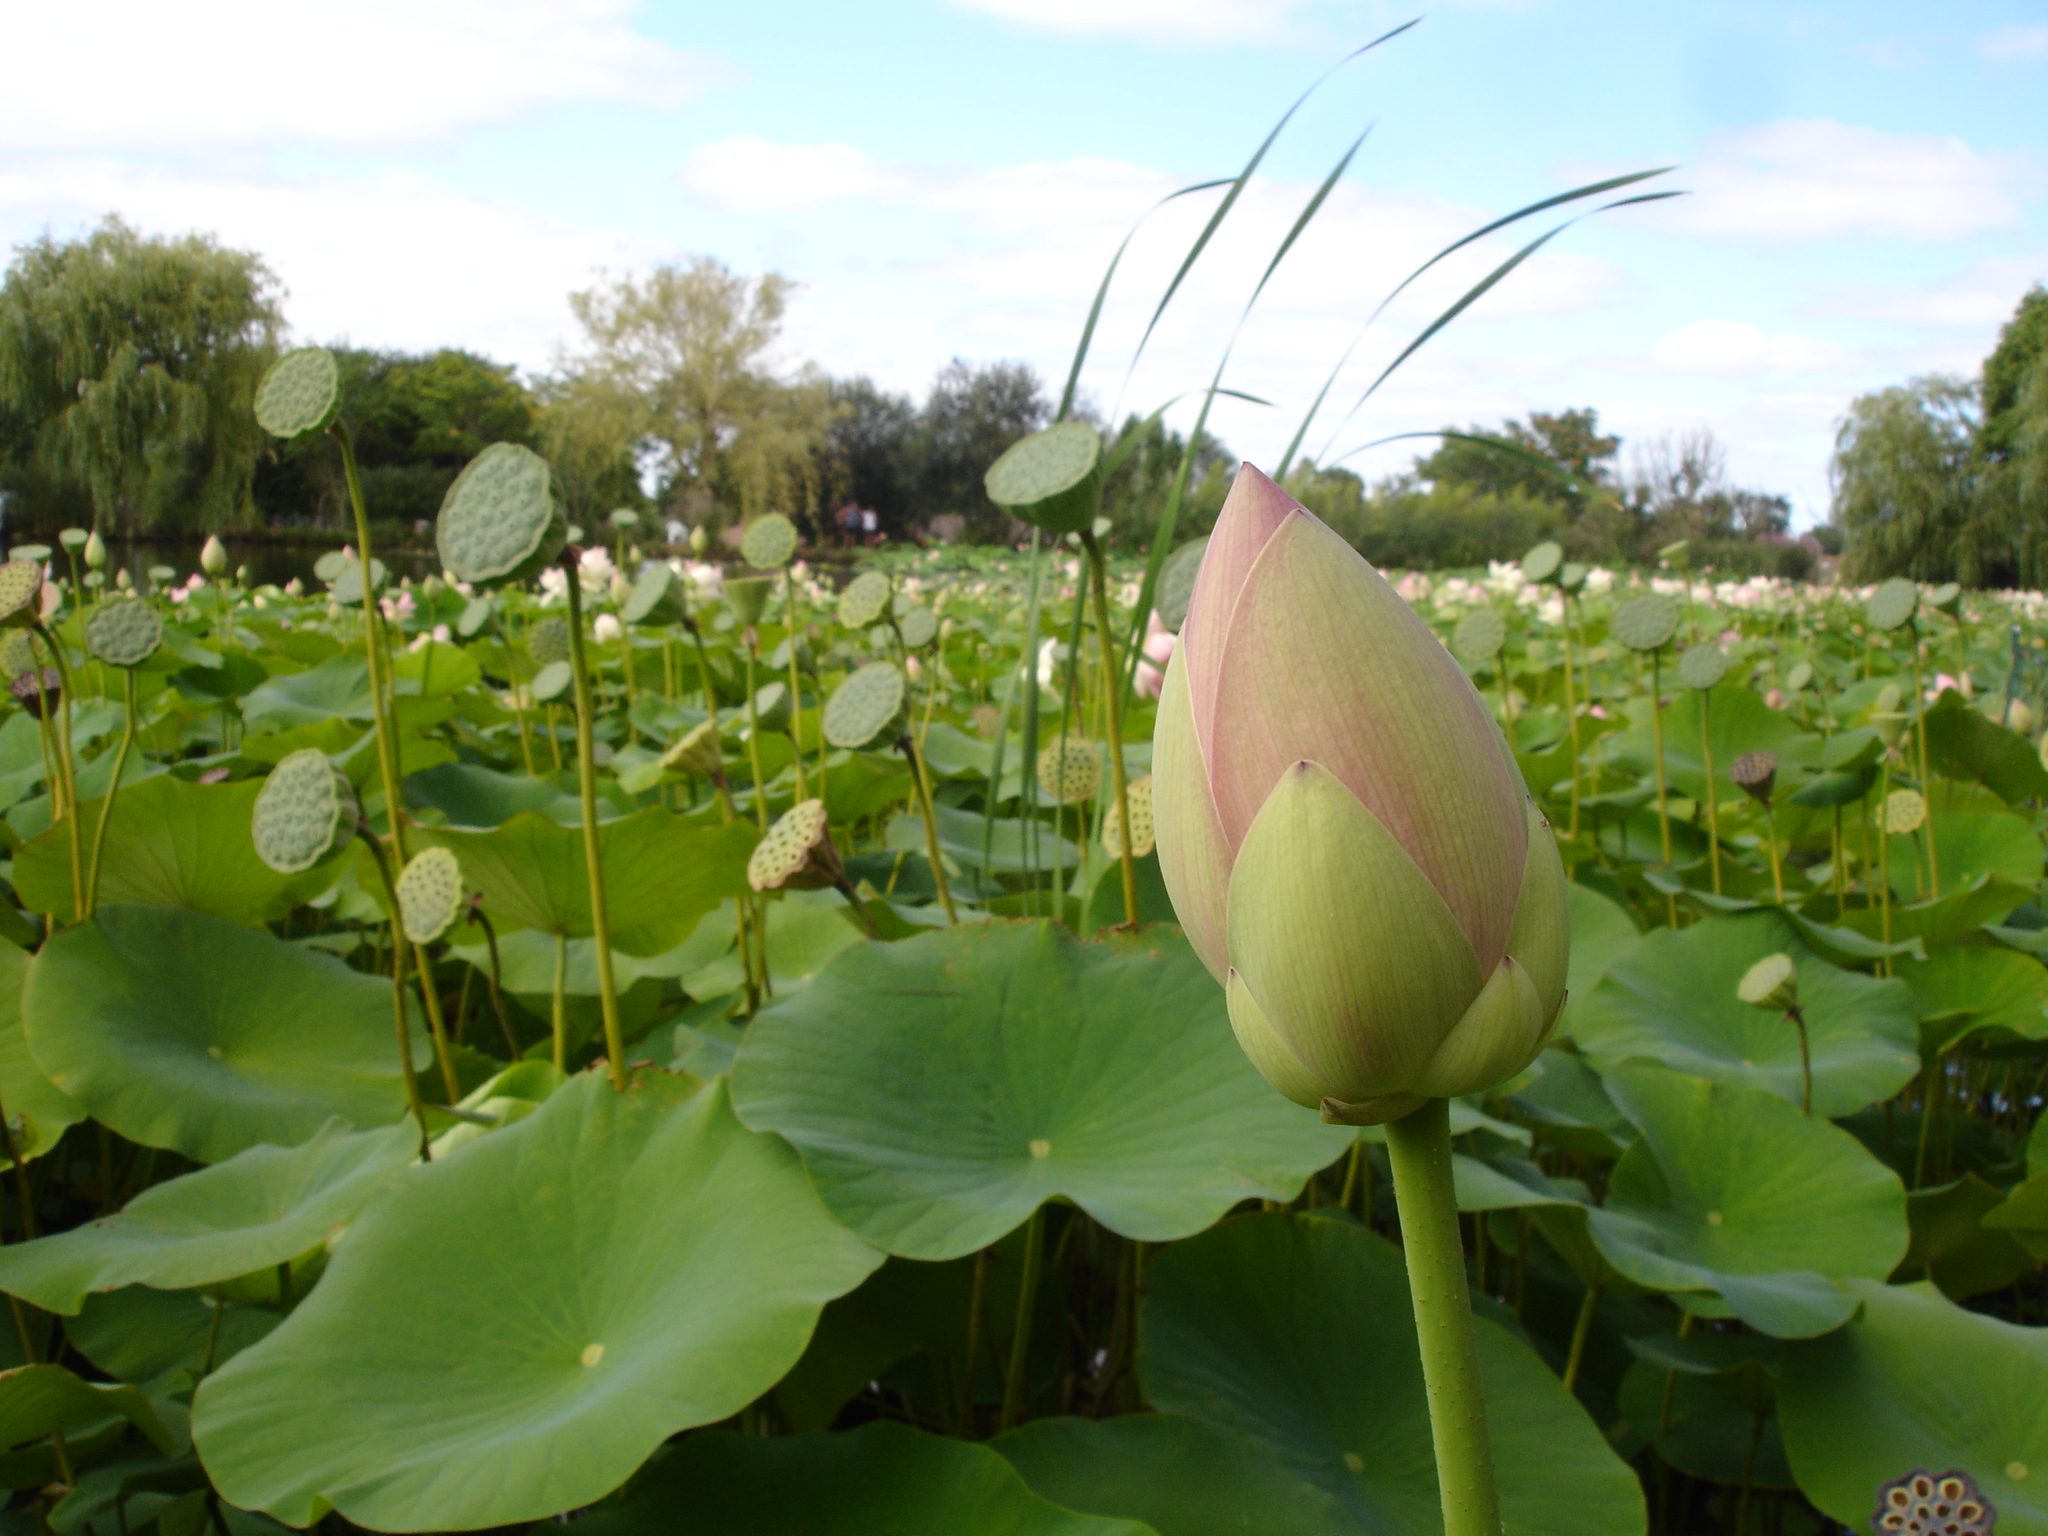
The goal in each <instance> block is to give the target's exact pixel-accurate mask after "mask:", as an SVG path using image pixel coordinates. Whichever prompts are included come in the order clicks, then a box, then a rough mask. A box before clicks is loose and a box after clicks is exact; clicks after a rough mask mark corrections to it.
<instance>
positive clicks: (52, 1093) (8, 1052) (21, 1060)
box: [0, 940, 86, 1159]
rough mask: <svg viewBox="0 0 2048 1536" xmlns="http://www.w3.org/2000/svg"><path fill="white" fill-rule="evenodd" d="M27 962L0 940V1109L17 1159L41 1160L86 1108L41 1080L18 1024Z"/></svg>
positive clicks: (12, 947) (77, 1120)
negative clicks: (12, 1135) (10, 1128)
mask: <svg viewBox="0 0 2048 1536" xmlns="http://www.w3.org/2000/svg"><path fill="white" fill-rule="evenodd" d="M28 971H29V958H28V956H27V955H25V954H23V953H22V952H21V951H20V950H18V949H16V948H15V947H14V946H13V945H12V944H9V943H7V942H5V941H4V940H0V1107H4V1108H5V1110H6V1113H7V1120H8V1123H9V1125H10V1126H11V1127H12V1128H13V1131H14V1150H15V1152H16V1154H17V1155H19V1156H20V1157H22V1158H24V1159H27V1158H34V1157H41V1156H42V1155H43V1154H44V1153H45V1152H47V1151H49V1150H50V1148H52V1147H54V1146H55V1145H57V1140H58V1138H59V1137H61V1136H62V1135H63V1134H64V1132H65V1129H66V1128H67V1127H69V1126H74V1125H76V1124H78V1122H79V1121H81V1120H83V1119H84V1118H85V1114H86V1111H85V1106H84V1105H83V1104H81V1103H79V1102H78V1100H76V1099H74V1098H72V1097H71V1095H70V1094H68V1093H66V1092H65V1091H64V1090H63V1089H62V1088H59V1087H58V1086H57V1085H56V1084H55V1083H53V1082H51V1081H50V1080H49V1079H48V1078H47V1077H45V1076H44V1075H43V1069H42V1068H41V1067H39V1066H37V1065H36V1059H35V1057H34V1056H33V1055H31V1054H30V1052H29V1048H28V1034H27V1032H26V1031H25V1030H24V1029H23V1028H22V1023H21V992H22V987H23V986H24V985H25V984H26V983H27V981H28Z"/></svg>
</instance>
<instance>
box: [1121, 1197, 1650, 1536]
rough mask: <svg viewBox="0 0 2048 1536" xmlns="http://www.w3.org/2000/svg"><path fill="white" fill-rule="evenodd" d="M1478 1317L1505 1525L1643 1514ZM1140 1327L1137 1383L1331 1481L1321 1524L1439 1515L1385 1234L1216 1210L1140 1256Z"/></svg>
mask: <svg viewBox="0 0 2048 1536" xmlns="http://www.w3.org/2000/svg"><path fill="white" fill-rule="evenodd" d="M1477 1328H1478V1334H1479V1367H1480V1373H1481V1376H1482V1378H1483V1380H1484V1383H1485V1388H1486V1402H1487V1422H1488V1427H1489V1429H1490V1430H1491V1433H1492V1437H1493V1453H1494V1462H1495V1466H1496V1468H1497V1470H1498V1473H1499V1478H1500V1493H1501V1516H1502V1523H1503V1524H1504V1525H1505V1527H1506V1528H1507V1529H1508V1530H1510V1531H1514V1532H1516V1533H1517V1536H1626V1533H1628V1532H1631V1531H1638V1532H1639V1531H1641V1530H1643V1529H1644V1525H1645V1521H1646V1518H1647V1517H1646V1511H1645V1509H1644V1505H1643V1492H1642V1485H1641V1484H1640V1483H1639V1482H1638V1481H1637V1480H1636V1476H1635V1474H1634V1473H1633V1472H1631V1471H1630V1470H1629V1468H1628V1466H1627V1464H1626V1463H1624V1462H1623V1461H1621V1460H1620V1458H1618V1457H1617V1456H1616V1455H1615V1454H1614V1452H1613V1451H1612V1450H1611V1449H1610V1448H1609V1447H1608V1444H1607V1442H1606V1440H1605V1438H1604V1437H1603V1436H1602V1435H1601V1433H1600V1431H1599V1430H1598V1428H1596V1427H1595V1426H1594V1424H1593V1421H1592V1420H1591V1419H1590V1418H1588V1417H1587V1415H1586V1411H1585V1410H1584V1409H1583V1408H1582V1407H1580V1406H1579V1404H1578V1403H1577V1402H1576V1401H1574V1400H1573V1398H1572V1397H1571V1395H1570V1394H1569V1393H1567V1392H1566V1391H1565V1390H1564V1387H1563V1386H1562V1384H1560V1383H1559V1381H1558V1379H1557V1377H1556V1376H1555V1375H1554V1374H1552V1372H1551V1371H1550V1369H1549V1368H1548V1367H1547V1366H1545V1365H1544V1364H1543V1362H1542V1361H1541V1360H1539V1359H1538V1358H1537V1357H1536V1355H1535V1353H1534V1352H1533V1351H1531V1350H1530V1348H1529V1347H1528V1346H1527V1345H1526V1344H1524V1343H1522V1342H1521V1341H1520V1340H1518V1339H1516V1338H1515V1337H1514V1336H1513V1335H1512V1334H1510V1333H1508V1332H1507V1330H1505V1329H1504V1328H1501V1327H1500V1326H1499V1325H1497V1324H1495V1323H1492V1322H1489V1321H1487V1320H1485V1319H1484V1318H1481V1319H1479V1320H1478V1323H1477ZM1138 1341H1139V1342H1138V1374H1139V1377H1140V1379H1141V1380H1142V1381H1143V1383H1144V1387H1145V1396H1146V1399H1147V1401H1149V1402H1150V1403H1151V1404H1152V1405H1153V1406H1154V1407H1156V1408H1158V1409H1160V1410H1162V1411H1163V1412H1166V1413H1178V1414H1186V1415H1188V1416H1189V1417H1191V1418H1196V1419H1200V1420H1203V1421H1204V1422H1206V1423H1208V1424H1211V1425H1213V1426H1215V1427H1216V1428H1219V1429H1223V1430H1226V1431H1229V1432H1230V1433H1232V1434H1233V1435H1236V1436H1238V1437H1241V1438H1243V1439H1245V1440H1248V1441H1250V1442H1251V1443H1252V1444H1253V1445H1254V1446H1256V1447H1257V1448H1258V1450H1259V1451H1260V1452H1261V1453H1262V1454H1263V1455H1264V1456H1265V1457H1266V1458H1267V1460H1268V1462H1269V1463H1270V1465H1271V1466H1272V1467H1273V1468H1274V1469H1275V1470H1276V1471H1278V1472H1281V1473H1283V1474H1284V1475H1285V1476H1286V1477H1287V1478H1288V1479H1289V1480H1291V1481H1297V1482H1301V1483H1306V1484H1309V1485H1310V1486H1312V1487H1314V1488H1315V1489H1317V1490H1319V1491H1320V1492H1322V1493H1324V1494H1327V1495H1329V1496H1330V1497H1331V1498H1332V1499H1334V1501H1335V1503H1336V1506H1337V1511H1338V1514H1337V1517H1336V1523H1335V1524H1333V1525H1332V1526H1330V1527H1328V1528H1329V1529H1334V1530H1339V1531H1345V1532H1359V1533H1367V1532H1369V1533H1372V1536H1408V1533H1411V1532H1412V1533H1414V1536H1425V1533H1432V1532H1437V1531H1441V1530H1442V1529H1443V1525H1442V1515H1441V1512H1440V1510H1439V1507H1438V1503H1437V1482H1436V1459H1435V1457H1434V1455H1433V1454H1432V1452H1431V1442H1430V1431H1429V1414H1428V1410H1427V1407H1426V1405H1425V1401H1424V1398H1423V1390H1422V1360H1421V1355H1420V1352H1419V1351H1418V1349H1417V1347H1416V1343H1415V1324H1414V1313H1413V1311H1412V1310H1411V1307H1410V1302H1409V1297H1408V1275H1407V1270H1406V1268H1405V1266H1404V1265H1403V1263H1402V1260H1401V1255H1400V1253H1399V1251H1398V1250H1397V1249H1395V1248H1394V1247H1393V1245H1392V1244H1390V1243H1387V1242H1386V1241H1384V1240H1383V1239H1381V1238H1379V1237H1377V1236H1375V1235H1374V1234H1373V1233H1371V1232H1369V1231H1367V1230H1365V1229H1364V1228H1363V1227H1359V1226H1356V1225H1354V1224H1351V1223H1349V1222H1341V1221H1332V1220H1324V1219H1317V1218H1313V1217H1300V1216H1288V1215H1281V1214H1275V1215H1265V1216H1245V1217H1240V1218H1238V1219H1237V1220H1234V1221H1228V1222H1225V1223H1223V1224H1222V1225H1221V1226H1219V1227H1216V1228H1214V1229H1213V1230H1211V1231H1208V1232H1204V1233H1203V1234H1202V1235H1201V1236H1199V1237H1195V1238H1191V1239H1189V1240H1188V1241H1187V1242H1184V1243H1176V1244H1175V1245H1174V1246H1173V1247H1172V1248H1169V1249H1167V1250H1166V1251H1165V1252H1163V1253H1161V1254H1160V1255H1159V1256H1158V1257H1157V1258H1156V1259H1154V1260H1153V1261H1152V1262H1151V1263H1150V1264H1149V1265H1148V1266H1147V1268H1146V1271H1145V1301H1144V1309H1143V1313H1142V1317H1141V1326H1140V1329H1139V1333H1138ZM1255 1513H1256V1512H1254V1514H1255ZM1276 1528H1277V1527H1275V1526H1272V1525H1268V1524H1265V1523H1262V1522H1261V1523H1253V1524H1249V1525H1246V1526H1243V1527H1241V1529H1245V1530H1250V1531H1267V1530H1273V1529H1276ZM1289 1529H1290V1530H1291V1527H1290V1528H1289ZM1308 1529H1309V1530H1310V1531H1311V1532H1316V1533H1318V1536H1319V1533H1320V1530H1321V1529H1322V1528H1319V1527H1315V1526H1310V1527H1309V1528H1308Z"/></svg>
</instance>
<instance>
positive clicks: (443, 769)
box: [405, 763, 583, 827]
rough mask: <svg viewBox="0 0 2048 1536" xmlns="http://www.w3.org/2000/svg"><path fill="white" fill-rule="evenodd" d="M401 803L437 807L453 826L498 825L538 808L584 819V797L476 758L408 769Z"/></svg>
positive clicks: (551, 815) (552, 816)
mask: <svg viewBox="0 0 2048 1536" xmlns="http://www.w3.org/2000/svg"><path fill="white" fill-rule="evenodd" d="M405 803H406V804H407V805H408V806H410V807H412V808H413V809H414V810H433V811H439V812H440V813H441V814H442V815H443V816H445V817H447V818H448V822H449V825H451V826H457V827H499V826H503V825H504V824H505V823H506V822H508V821H510V820H511V819H512V818H513V817H514V816H517V815H518V814H519V813H520V812H521V811H538V812H539V813H540V814H541V815H543V816H545V817H547V818H548V820H550V821H559V822H561V823H562V825H564V826H568V827H575V826H581V825H582V824H583V802H582V801H581V800H579V799H578V798H577V797H576V796H574V795H572V794H569V793H568V792H567V791H565V790H561V789H558V788H556V787H555V786H554V785H553V784H552V783H550V782H549V781H548V780H546V779H537V778H534V777H532V776H531V775H528V774H523V773H499V772H498V771H497V770H496V769H495V768H484V767H480V766H478V765H477V764H475V763H440V764H437V765H435V766H434V767H432V768H422V769H421V770H419V772H417V773H411V774H407V775H406V779H405Z"/></svg>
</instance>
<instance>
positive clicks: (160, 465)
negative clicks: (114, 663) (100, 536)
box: [0, 216, 282, 533]
mask: <svg viewBox="0 0 2048 1536" xmlns="http://www.w3.org/2000/svg"><path fill="white" fill-rule="evenodd" d="M281 323H282V322H281V320H280V317H279V314H278V309H277V280H276V278H274V277H273V276H272V275H271V273H270V271H269V270H268V269H267V268H266V267H265V266H264V265H263V263H262V262H261V261H260V260H259V259H258V258H257V257H256V256H254V255H253V254H251V253H249V252H247V251H235V250H226V249H223V248H222V247H221V246H220V245H218V244H217V243H215V241H214V239H213V238H212V237H211V236H208V235H185V236H182V237H179V238H176V239H166V238H157V237H145V236H143V235H140V234H138V233H136V232H135V231H134V230H132V229H130V228H129V227H128V226H127V225H126V224H124V223H122V222H121V221H120V220H119V219H118V218H114V217H111V216H110V217H108V218H107V219H106V220H105V221H104V222H103V223H102V224H101V225H100V226H99V227H98V228H97V229H95V230H94V231H93V232H92V233H91V234H90V235H88V236H86V237H85V238H84V239H82V240H75V241H68V242H65V241H59V240H56V239H54V238H53V237H51V236H49V235H45V236H43V237H42V238H41V239H40V240H36V241H34V242H32V243H30V244H28V245H26V246H23V247H21V248H20V249H19V250H17V251H16V253H15V257H14V260H13V262H12V263H11V264H10V265H9V267H8V269H7V275H6V278H5V280H4V282H0V473H4V475H5V477H6V480H7V482H8V485H9V487H10V489H12V490H13V491H14V492H15V493H17V494H18V495H20V496H21V498H22V499H23V500H25V501H26V502H27V503H28V514H29V517H30V518H31V519H32V520H34V521H35V522H37V523H39V524H42V523H50V522H56V521H60V520H65V519H67V518H68V517H69V516H70V515H72V513H73V511H74V510H76V511H78V512H80V513H82V514H83V515H86V516H90V518H91V520H92V522H93V525H94V526H95V527H96V528H99V529H100V530H101V531H103V532H106V533H140V532H152V531H158V530H167V529H180V530H184V531H194V530H199V529H215V528H223V527H228V526H231V525H234V524H237V523H245V522H247V521H249V520H250V519H251V518H252V517H253V515H254V503H253V501H252V499H251V494H250V486H251V478H252V475H253V472H254V469H255V465H256V458H257V454H258V452H259V451H260V450H261V448H262V446H263V437H262V434H261V432H260V431H259V430H258V428H257V426H256V422H255V419H254V415H253V412H252V410H251V406H250V402H251V400H252V398H253V395H254V391H255V385H256V381H257V379H258V378H259V377H260V376H261V375H262V371H263V368H264V366H265V364H266V363H267V362H268V360H269V358H270V356H271V353H272V351H273V349H274V346H275V343H276V338H277V335H278V332H279V329H280V326H281Z"/></svg>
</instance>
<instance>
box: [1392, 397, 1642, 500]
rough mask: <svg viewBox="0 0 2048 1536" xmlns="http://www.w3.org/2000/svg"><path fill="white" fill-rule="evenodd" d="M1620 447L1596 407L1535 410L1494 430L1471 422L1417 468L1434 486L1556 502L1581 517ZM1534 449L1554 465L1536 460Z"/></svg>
mask: <svg viewBox="0 0 2048 1536" xmlns="http://www.w3.org/2000/svg"><path fill="white" fill-rule="evenodd" d="M1475 437H1492V438H1499V439H1502V440H1504V441H1506V442H1509V443H1512V444H1514V445H1515V447H1517V448H1520V449H1523V450H1525V451H1524V452H1523V453H1511V452H1506V451H1503V450H1502V449H1499V448H1496V447H1493V446H1491V445H1490V444H1487V443H1484V442H1474V441H1472V438H1475ZM1620 448H1621V439H1620V438H1618V437H1608V436H1603V435H1602V433H1601V431H1600V413H1599V412H1598V411H1596V410H1593V409H1592V408H1591V407H1588V408H1586V409H1584V410H1570V411H1559V412H1557V413H1555V414H1552V413H1549V412H1545V411H1531V412H1530V413H1529V420H1528V422H1527V423H1526V424H1524V423H1522V422H1519V421H1513V420H1510V421H1505V422H1502V423H1501V425H1500V427H1499V428H1498V429H1496V430H1493V431H1489V430H1488V429H1486V428H1484V427H1472V428H1470V429H1468V434H1467V435H1466V436H1464V437H1454V438H1446V439H1445V440H1444V444H1443V446H1442V447H1440V448H1438V449H1437V450H1436V451H1435V452H1434V453H1431V454H1428V455H1426V456H1424V457H1423V458H1421V459H1419V460H1418V461H1417V462H1416V466H1415V472H1416V474H1417V475H1419V476H1420V477H1421V478H1422V479H1424V480H1427V481H1429V482H1430V483H1432V484H1435V485H1446V484H1457V485H1461V486H1464V487H1465V488H1467V489H1468V490H1471V491H1474V492H1478V493H1480V494H1487V493H1491V494H1493V495H1496V496H1507V495H1519V496H1523V497H1530V498H1534V499H1536V500H1539V501H1554V502H1557V503H1559V504H1560V505H1562V506H1563V507H1564V508H1565V509H1566V511H1567V514H1568V515H1570V516H1572V517H1576V516H1578V515H1579V513H1581V512H1583V511H1584V510H1585V508H1586V505H1587V492H1588V491H1589V490H1590V488H1591V487H1593V486H1596V485H1600V484H1603V483H1605V482H1606V481H1607V480H1608V479H1609V478H1610V477H1611V475H1612V472H1613V461H1614V456H1615V454H1616V453H1617V452H1618V451H1619V450H1620ZM1529 454H1534V455H1536V456H1538V457H1539V458H1542V459H1545V460H1548V461H1549V463H1550V464H1551V465H1554V466H1556V467H1555V469H1546V468H1545V467H1544V465H1542V464H1537V463H1532V462H1531V461H1530V459H1529V457H1528V456H1527V455H1529Z"/></svg>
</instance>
